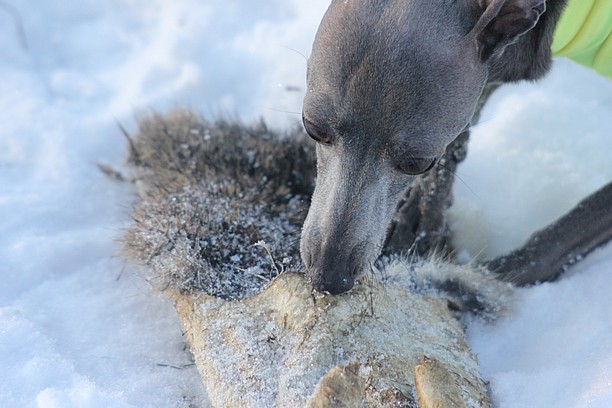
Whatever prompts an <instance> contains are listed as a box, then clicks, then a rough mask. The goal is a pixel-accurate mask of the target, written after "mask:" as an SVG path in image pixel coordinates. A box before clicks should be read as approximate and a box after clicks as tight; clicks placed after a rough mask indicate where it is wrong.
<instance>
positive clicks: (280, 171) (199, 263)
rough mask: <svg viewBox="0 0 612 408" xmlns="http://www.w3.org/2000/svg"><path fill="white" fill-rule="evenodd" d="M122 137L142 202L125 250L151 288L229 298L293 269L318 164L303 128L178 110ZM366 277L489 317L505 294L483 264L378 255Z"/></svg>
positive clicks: (253, 290) (297, 261)
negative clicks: (282, 130)
mask: <svg viewBox="0 0 612 408" xmlns="http://www.w3.org/2000/svg"><path fill="white" fill-rule="evenodd" d="M128 140H129V142H130V152H129V160H128V162H129V164H130V166H131V169H132V173H133V179H134V181H135V183H136V186H137V192H138V195H139V198H140V200H139V202H138V203H137V204H136V208H135V210H134V211H133V223H132V226H131V228H130V229H129V230H128V232H127V233H126V236H125V242H124V248H125V250H126V252H127V255H128V256H129V257H131V258H133V259H136V260H138V261H139V262H141V263H143V264H144V265H146V268H144V273H145V276H146V277H147V279H148V280H149V281H150V282H151V283H152V284H153V285H154V286H155V287H157V288H158V289H161V290H164V289H167V288H172V289H178V290H180V291H192V290H199V291H203V292H204V293H207V294H209V295H212V296H216V297H220V298H223V299H229V300H236V299H243V298H246V297H250V296H252V295H254V294H256V293H258V292H259V291H260V290H261V289H262V288H263V287H265V286H266V285H267V284H268V283H269V282H270V281H272V280H273V279H274V278H275V277H276V276H277V275H279V274H280V273H283V272H285V271H300V270H301V267H302V264H301V259H300V254H299V238H300V230H301V225H302V222H303V220H304V218H305V216H306V212H307V210H308V205H309V201H308V200H309V197H310V195H311V194H312V190H313V188H314V177H315V173H314V172H315V168H316V166H315V154H314V144H313V143H312V142H311V141H310V140H308V139H307V138H306V137H305V135H304V134H303V133H302V132H300V131H297V130H296V131H294V132H293V133H291V134H288V135H285V136H284V137H283V135H279V134H276V133H274V132H271V131H270V130H268V129H267V128H266V126H265V125H264V124H259V125H256V126H244V125H240V124H238V123H236V122H229V121H223V120H220V121H217V122H215V123H210V122H207V121H205V120H203V119H201V118H199V117H197V116H196V115H195V114H193V113H191V112H188V111H184V110H176V111H174V112H171V113H170V114H168V115H166V116H161V115H153V116H151V117H148V118H145V119H142V120H141V121H140V130H139V132H138V134H137V135H135V136H129V135H128ZM373 277H374V279H378V280H381V281H383V282H389V283H395V284H399V285H401V286H402V287H404V288H405V289H407V290H409V291H410V292H413V293H419V294H424V295H427V296H436V297H443V298H446V299H448V300H449V305H450V306H451V307H454V308H456V309H457V310H460V311H470V312H478V313H480V314H482V315H490V316H493V315H496V314H498V312H499V311H500V307H501V305H503V304H505V303H507V300H508V296H509V291H510V289H509V287H508V285H507V284H505V283H501V282H498V281H496V280H495V279H494V278H493V277H492V276H491V275H489V274H488V273H487V272H486V271H484V270H478V269H475V268H473V267H469V266H457V265H452V264H450V263H446V262H443V261H441V260H435V259H432V260H427V261H415V260H411V259H409V258H407V257H400V256H392V257H387V258H383V259H381V260H380V261H379V262H377V266H376V267H375V268H374V269H373ZM361 284H366V285H367V284H369V283H368V282H367V279H366V281H364V282H362V283H361Z"/></svg>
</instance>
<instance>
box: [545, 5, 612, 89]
mask: <svg viewBox="0 0 612 408" xmlns="http://www.w3.org/2000/svg"><path fill="white" fill-rule="evenodd" d="M552 50H553V52H554V54H555V55H557V56H563V57H568V58H571V59H572V60H574V61H576V62H578V63H580V64H582V65H586V66H587V67H591V68H593V69H595V71H597V72H599V73H600V74H602V75H605V76H607V77H610V78H612V0H570V2H569V4H568V5H567V8H566V9H565V11H564V12H563V15H562V16H561V20H560V21H559V23H558V24H557V28H556V30H555V38H554V41H553V45H552Z"/></svg>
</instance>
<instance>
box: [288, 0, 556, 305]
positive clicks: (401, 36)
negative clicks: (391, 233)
mask: <svg viewBox="0 0 612 408" xmlns="http://www.w3.org/2000/svg"><path fill="white" fill-rule="evenodd" d="M543 12H544V3H543V0H503V1H498V0H455V1H451V0H335V1H332V3H331V5H330V7H329V9H328V11H327V13H326V14H325V16H324V18H323V20H322V22H321V25H320V27H319V30H318V32H317V35H316V38H315V42H314V45H313V49H312V54H311V57H310V59H309V61H308V73H307V83H308V88H307V93H306V96H305V98H304V107H303V121H304V126H305V128H306V131H307V132H308V134H309V135H310V136H311V137H312V138H313V139H314V140H315V141H316V142H317V143H318V144H317V183H316V188H315V192H314V195H313V197H312V204H311V207H310V210H309V213H308V216H307V218H306V221H305V223H304V227H303V231H302V239H301V244H300V250H301V254H302V258H303V261H304V264H305V266H306V270H307V277H308V279H309V281H310V282H311V284H312V285H313V286H314V287H315V288H316V289H318V290H321V291H327V292H330V293H332V294H336V293H342V292H345V291H347V290H349V289H351V288H352V286H353V284H354V281H355V279H356V278H357V277H358V276H359V275H360V274H362V273H363V272H364V271H367V270H369V268H370V266H371V264H372V263H373V262H374V261H375V260H376V258H377V257H378V256H379V255H380V252H381V249H382V245H383V243H384V240H385V236H386V233H387V230H388V228H389V225H390V223H391V221H392V218H393V215H394V212H395V210H396V208H397V205H398V202H399V200H400V199H401V196H402V193H403V192H404V191H405V190H406V188H407V187H408V186H409V185H410V184H411V182H412V180H413V179H414V177H415V176H416V175H418V174H421V173H424V172H426V171H428V170H430V169H431V168H432V167H433V166H435V164H436V161H437V160H438V159H439V158H440V157H441V156H442V154H444V151H445V149H446V146H447V145H448V144H449V143H450V142H451V141H453V140H454V139H455V138H456V137H457V136H458V135H459V134H460V133H461V132H462V131H463V130H465V129H466V128H467V127H468V126H469V124H470V121H471V118H472V116H473V114H474V111H475V109H476V106H477V103H478V99H479V97H480V95H481V93H482V90H483V88H484V86H485V84H486V83H487V82H488V81H492V80H509V79H510V76H511V75H519V74H517V73H516V71H517V70H519V69H520V67H518V65H517V67H518V68H517V67H515V68H512V69H507V67H505V66H504V64H503V63H501V62H500V61H501V59H500V58H501V56H502V55H503V54H505V50H506V49H507V48H508V47H509V46H510V45H512V44H513V43H515V42H516V41H517V39H518V38H519V37H520V36H521V35H523V34H524V33H526V32H528V31H529V30H531V29H532V28H533V27H534V26H535V25H536V23H537V22H538V19H539V17H540V15H541V14H542V13H543ZM548 59H550V56H548ZM504 70H506V71H507V72H505V71H504ZM532 71H533V69H532ZM522 77H525V75H522Z"/></svg>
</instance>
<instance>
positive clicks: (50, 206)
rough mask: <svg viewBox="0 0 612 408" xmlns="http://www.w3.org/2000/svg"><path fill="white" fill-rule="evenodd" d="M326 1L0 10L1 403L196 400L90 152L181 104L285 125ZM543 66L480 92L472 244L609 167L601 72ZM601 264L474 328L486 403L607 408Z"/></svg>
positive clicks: (609, 171) (125, 209) (110, 189)
mask: <svg viewBox="0 0 612 408" xmlns="http://www.w3.org/2000/svg"><path fill="white" fill-rule="evenodd" d="M327 4H328V1H327V0H312V1H309V2H304V1H299V0H290V1H287V0H282V1H281V0H269V1H266V2H252V1H247V0H224V1H219V0H209V1H207V2H197V1H195V0H177V1H173V2H167V1H163V0H147V1H145V0H109V1H106V2H99V1H94V0H81V1H76V0H67V1H64V2H61V3H58V2H56V1H52V0H37V1H36V2H32V1H16V0H4V1H3V2H2V3H0V5H1V6H2V7H0V73H1V76H2V81H0V123H2V133H1V135H0V274H1V275H2V278H3V282H2V285H0V366H2V370H0V406H10V407H35V406H39V407H109V406H112V407H146V406H164V407H172V406H179V407H180V406H189V404H190V403H193V402H195V403H196V405H199V406H206V403H200V401H201V400H203V399H205V391H204V390H203V387H202V385H201V384H200V381H199V377H198V375H197V372H196V370H195V368H194V367H193V366H192V365H190V363H191V360H190V356H189V354H188V353H187V352H186V351H185V349H184V347H185V339H184V338H183V337H182V336H181V328H180V325H179V323H178V321H177V318H176V315H175V313H174V311H173V309H172V306H171V305H170V304H169V302H168V301H167V300H165V299H164V298H163V296H161V295H158V294H157V293H155V292H154V291H153V290H151V289H150V288H149V286H148V285H147V284H146V283H144V282H143V281H142V279H141V278H139V277H138V275H137V274H136V273H135V271H134V270H133V269H132V268H131V267H130V266H128V265H125V263H124V262H123V261H122V260H121V259H120V258H118V257H117V256H116V255H115V253H116V251H117V248H118V244H117V242H116V240H117V239H118V237H120V236H121V233H122V231H123V229H124V228H125V227H126V225H127V222H128V213H129V210H130V208H131V203H132V200H133V196H132V195H131V191H130V189H129V187H128V186H126V185H123V184H121V183H117V182H114V181H112V180H109V179H108V178H106V177H105V176H104V175H103V174H101V172H100V171H99V170H98V169H97V168H96V166H95V162H104V163H108V164H111V165H113V166H115V167H118V166H120V165H121V163H122V159H123V156H124V150H125V142H124V140H123V138H122V136H121V132H120V131H119V129H118V125H117V123H118V122H119V123H121V124H122V125H123V126H125V127H126V128H127V129H128V130H134V129H135V121H134V115H135V114H137V113H140V114H143V113H145V114H146V113H147V112H150V111H151V110H159V111H165V110H167V109H169V108H170V107H172V106H174V105H177V104H180V105H183V106H190V107H192V108H194V109H196V110H198V111H200V112H202V113H204V114H207V115H210V114H217V113H223V114H225V115H229V116H232V115H235V116H238V117H240V118H243V119H245V120H253V119H256V118H258V117H260V116H263V117H265V118H266V120H268V121H269V122H270V123H272V124H274V125H276V126H278V127H285V126H290V125H292V124H294V123H296V122H297V121H298V120H299V114H296V113H299V112H300V109H301V103H300V100H301V94H302V92H303V90H304V89H303V87H304V77H305V60H304V58H303V56H302V55H300V54H304V55H307V54H308V53H309V49H310V44H311V42H312V38H313V34H314V31H315V29H316V26H317V23H318V20H319V19H320V17H321V15H322V13H323V12H324V10H325V8H326V6H327ZM7 6H8V7H12V8H13V9H15V11H16V12H17V14H16V15H17V16H18V18H17V17H16V15H15V14H11V13H10V12H9V11H7ZM20 26H22V28H23V34H20V33H21V31H20ZM556 65H557V66H556V67H555V69H554V71H553V73H552V75H551V76H550V77H548V78H547V79H546V80H545V81H543V82H541V83H540V84H538V85H533V84H523V85H519V86H514V87H507V88H505V89H504V90H502V91H501V92H499V93H498V94H497V95H495V96H494V99H493V101H492V103H491V104H490V106H489V107H488V108H487V111H486V112H485V114H484V115H483V120H482V123H481V124H480V125H478V126H477V127H476V131H475V134H474V136H473V138H472V139H473V140H472V142H471V144H470V153H469V158H468V160H467V162H466V163H465V165H464V166H462V167H461V168H460V169H459V172H458V173H459V176H460V177H461V179H462V182H458V183H457V187H456V206H455V208H454V209H453V223H454V225H455V226H456V229H457V237H456V242H457V243H458V244H459V245H460V246H461V247H462V248H464V249H465V253H467V254H470V255H471V256H476V255H478V254H483V255H486V256H491V255H494V254H497V253H500V252H503V251H505V250H507V249H510V248H513V247H515V246H517V245H519V244H520V243H521V242H522V241H523V240H524V239H525V238H526V237H527V236H528V235H529V233H530V232H531V231H533V230H534V229H537V228H539V227H541V226H543V225H545V224H546V223H548V222H549V221H551V220H552V219H554V218H555V217H556V216H558V215H559V214H561V213H563V212H564V211H566V210H567V209H568V208H570V207H571V206H572V205H573V204H575V203H576V202H577V201H578V200H579V199H580V198H582V197H583V196H585V195H586V194H588V193H589V192H592V191H594V190H595V189H596V188H597V187H598V186H601V185H602V184H604V183H606V182H607V181H609V180H610V179H612V161H610V159H609V157H610V152H612V139H610V129H612V115H611V114H610V112H612V81H610V80H608V79H605V78H601V77H598V76H597V75H595V74H594V73H592V72H590V71H588V70H587V69H584V68H581V67H578V66H575V65H574V64H572V63H570V62H567V61H559V62H558V63H557V64H556ZM611 270H612V249H611V247H610V245H608V246H607V247H605V248H603V249H601V250H599V251H597V252H596V253H594V254H592V255H591V256H590V257H588V258H587V259H586V260H585V261H583V262H582V263H579V264H578V265H577V266H576V267H575V268H573V269H572V270H571V271H570V273H569V274H568V275H567V276H566V277H565V278H564V279H562V280H560V281H558V282H555V283H547V284H543V285H540V286H536V287H534V288H529V289H521V290H520V296H521V298H522V301H519V302H518V304H519V305H518V307H517V309H516V311H515V314H514V315H513V316H511V317H508V318H506V319H504V320H503V321H500V322H498V323H496V324H494V325H491V324H485V323H483V322H480V321H474V322H472V323H471V324H470V326H469V330H468V334H469V339H470V343H471V345H472V346H473V348H474V349H475V351H476V352H477V354H478V355H479V358H480V363H481V365H482V370H483V373H484V375H485V376H486V377H487V378H489V379H490V380H491V385H492V392H493V396H494V399H495V400H496V401H497V403H498V404H499V405H500V406H503V407H525V406H542V407H547V406H566V407H604V406H605V407H607V406H612V385H611V383H612V351H611V349H610V344H612V320H611V319H612V313H611V312H610V311H612V304H611V299H612V298H611V297H610V295H609V293H610V283H609V276H610V271H611Z"/></svg>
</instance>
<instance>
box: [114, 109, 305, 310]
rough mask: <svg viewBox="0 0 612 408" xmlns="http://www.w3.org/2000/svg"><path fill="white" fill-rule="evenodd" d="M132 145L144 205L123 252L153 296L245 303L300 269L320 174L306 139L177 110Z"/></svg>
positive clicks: (149, 122) (147, 123) (149, 125)
mask: <svg viewBox="0 0 612 408" xmlns="http://www.w3.org/2000/svg"><path fill="white" fill-rule="evenodd" d="M128 138H129V141H130V152H129V159H128V162H129V164H130V166H131V168H132V171H133V173H134V178H135V182H136V185H137V187H138V194H139V196H140V202H139V203H138V204H137V205H136V208H135V210H134V212H133V221H134V222H133V223H132V226H131V228H130V229H129V231H128V232H127V234H126V237H125V245H124V246H125V248H126V251H127V253H128V255H129V256H130V257H132V258H134V259H136V260H138V261H140V262H142V263H144V264H145V265H147V266H148V267H149V268H146V269H147V270H148V272H146V274H147V278H148V279H149V281H151V282H152V283H153V284H154V285H155V286H156V287H157V288H159V289H165V288H168V287H172V288H175V289H179V290H192V289H198V290H202V291H204V292H205V293H207V294H210V295H213V296H218V297H221V298H224V299H240V298H243V297H247V296H250V295H252V294H254V293H257V292H258V290H259V289H260V288H261V287H263V286H264V285H265V284H266V283H268V282H269V281H270V280H272V279H273V278H274V277H275V276H276V275H278V274H279V273H280V272H282V271H287V270H293V271H297V270H298V269H299V266H300V264H301V261H300V256H299V245H298V242H299V233H300V228H301V224H302V221H303V218H304V217H305V215H306V210H307V208H308V198H309V196H310V194H311V193H312V189H313V185H314V180H313V179H314V171H315V170H314V169H315V159H314V146H313V145H312V144H310V143H308V142H307V141H306V138H305V136H304V135H303V134H302V133H301V132H298V131H296V132H294V134H291V135H288V137H285V138H282V141H281V136H280V135H278V134H275V133H274V132H271V131H269V130H268V129H267V128H266V126H265V125H263V124H260V125H257V126H250V127H247V126H241V125H239V124H236V123H230V122H227V121H223V120H220V121H218V122H216V123H209V122H206V121H204V120H202V119H200V118H198V117H197V116H196V115H194V114H193V113H190V112H187V111H182V110H177V111H174V112H172V113H170V114H169V115H167V116H160V115H153V116H152V117H150V118H146V119H142V120H141V121H140V131H139V133H138V134H137V135H136V136H134V137H131V136H129V137H128ZM262 242H263V244H261V243H262Z"/></svg>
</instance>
